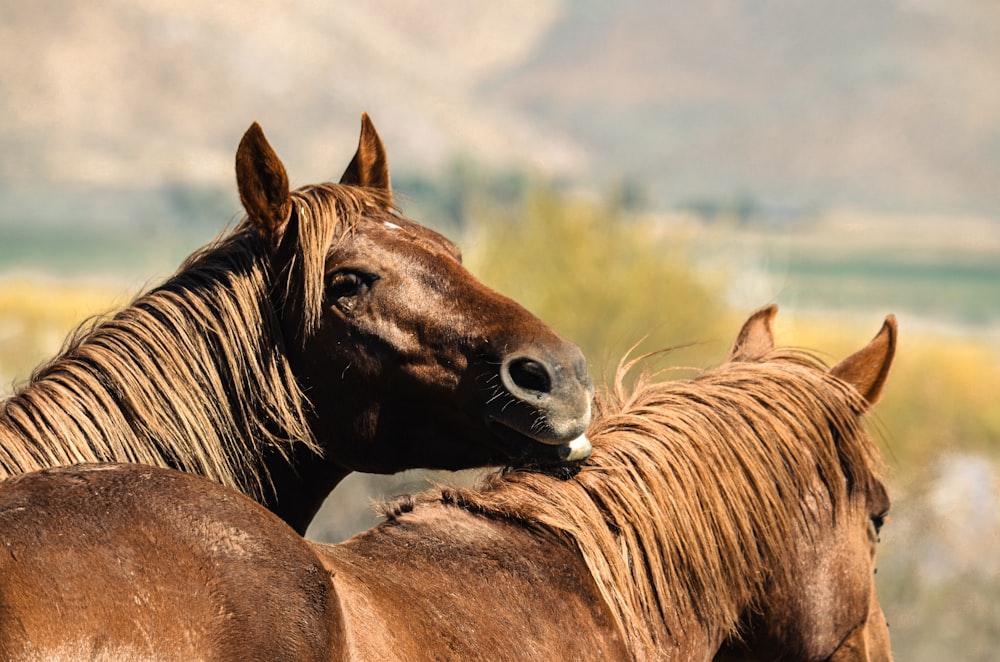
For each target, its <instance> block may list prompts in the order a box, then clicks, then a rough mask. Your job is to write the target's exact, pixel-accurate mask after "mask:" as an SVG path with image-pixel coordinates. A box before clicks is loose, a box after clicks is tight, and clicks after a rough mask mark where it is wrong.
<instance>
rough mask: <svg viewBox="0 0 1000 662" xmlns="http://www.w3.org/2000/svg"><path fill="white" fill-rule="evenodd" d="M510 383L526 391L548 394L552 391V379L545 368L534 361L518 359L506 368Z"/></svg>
mask: <svg viewBox="0 0 1000 662" xmlns="http://www.w3.org/2000/svg"><path fill="white" fill-rule="evenodd" d="M507 372H508V374H509V375H510V379H511V381H512V382H513V383H514V384H515V385H516V386H518V387H520V388H523V389H524V390H526V391H535V392H537V393H549V392H551V391H552V378H551V377H550V376H549V371H548V370H547V369H546V368H545V366H544V365H543V364H541V363H539V362H538V361H536V360H534V359H529V358H519V359H514V360H513V361H511V362H510V363H509V364H508V366H507Z"/></svg>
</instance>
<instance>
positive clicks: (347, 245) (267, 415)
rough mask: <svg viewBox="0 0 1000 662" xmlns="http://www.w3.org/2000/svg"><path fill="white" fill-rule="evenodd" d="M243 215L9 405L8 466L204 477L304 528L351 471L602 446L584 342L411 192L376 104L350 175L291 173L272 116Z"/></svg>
mask: <svg viewBox="0 0 1000 662" xmlns="http://www.w3.org/2000/svg"><path fill="white" fill-rule="evenodd" d="M236 175H237V184H238V188H239V194H240V199H241V200H242V202H243V205H244V207H245V209H246V212H247V216H246V218H245V219H243V220H242V221H241V222H240V223H239V224H238V225H237V226H236V227H235V229H234V230H233V231H232V232H231V233H229V234H228V235H226V236H224V237H222V238H221V239H219V240H218V241H216V242H215V243H213V244H211V245H209V246H207V247H205V248H204V249H202V250H201V251H199V252H197V253H195V254H194V255H192V256H191V257H190V258H188V260H187V261H186V262H185V263H184V264H183V265H182V266H181V267H180V269H179V270H178V271H177V273H176V274H175V275H174V276H173V277H171V278H170V279H168V280H167V281H166V282H165V283H164V284H162V285H161V286H159V287H157V288H155V289H153V290H152V291H150V292H149V293H147V294H144V295H142V296H140V297H138V298H137V299H136V300H135V301H134V302H133V303H132V304H131V305H130V306H128V307H127V308H125V309H124V310H122V311H120V312H118V313H117V314H116V315H114V316H113V317H110V318H109V319H106V320H103V321H100V322H99V323H97V324H95V325H92V326H89V327H86V328H82V329H81V330H79V331H78V332H77V333H76V335H75V336H74V337H72V338H71V340H70V341H69V342H68V344H67V346H66V348H65V349H64V350H63V351H62V353H61V354H60V355H59V356H57V357H56V358H55V359H54V360H53V361H51V362H50V363H49V364H47V365H45V366H43V367H41V368H39V369H38V370H36V372H35V374H34V375H33V376H32V379H31V381H30V382H29V383H28V384H27V385H26V386H24V387H23V388H21V389H20V390H19V391H18V392H16V393H15V394H14V395H12V396H11V397H9V398H8V399H6V400H4V401H2V402H0V478H3V477H7V476H12V475H16V474H19V473H22V472H26V471H32V470H36V469H40V468H44V467H52V466H59V465H67V464H74V463H79V462H97V461H118V462H140V463H145V464H151V465H157V466H165V467H171V468H176V469H180V470H183V471H187V472H191V473H195V474H200V475H203V476H207V477H209V478H212V479H213V480H216V481H218V482H220V483H223V484H225V485H228V486H230V487H234V488H236V489H239V490H241V491H243V492H245V493H247V494H250V495H251V496H253V497H254V498H255V499H257V500H259V501H261V502H262V503H263V504H264V505H265V506H266V507H268V508H269V509H271V510H273V511H274V512H276V513H277V514H278V515H279V516H280V517H282V518H283V519H284V520H286V521H287V522H289V523H290V524H291V525H292V526H293V527H294V528H295V529H296V530H298V531H299V532H303V531H305V529H306V527H307V526H308V524H309V521H310V520H311V519H312V517H313V516H314V515H315V513H316V511H317V510H318V508H319V506H320V505H321V503H322V501H323V499H324V498H325V497H326V496H327V495H328V494H329V492H330V491H331V490H332V489H333V487H334V486H335V485H336V484H337V483H338V482H339V481H340V480H341V479H342V478H344V476H346V475H347V474H348V473H349V472H351V471H368V472H377V473H392V472H396V471H401V470H404V469H410V468H417V467H424V468H441V469H462V468H469V467H477V466H488V465H506V464H519V463H525V462H530V463H539V462H540V463H549V462H559V461H564V460H567V459H579V458H582V457H585V456H586V455H587V454H588V453H589V450H590V445H589V443H588V442H587V441H586V438H585V437H582V436H581V435H582V434H583V432H584V430H585V428H586V426H587V423H588V422H589V420H590V406H591V395H592V385H591V382H590V379H589V377H588V375H587V369H586V364H585V361H584V358H583V356H582V354H581V353H580V351H579V349H578V348H577V347H576V346H575V345H573V344H571V343H569V342H567V341H566V340H564V339H562V338H561V337H559V336H558V335H557V334H556V333H555V332H554V331H553V330H552V329H550V328H549V327H548V326H546V325H545V324H543V323H542V322H541V321H540V320H538V319H537V318H536V317H534V316H533V315H531V314H530V313H529V312H528V311H526V310H525V309H524V308H522V307H521V306H519V305H518V304H517V303H515V302H513V301H511V300H510V299H508V298H506V297H504V296H501V295H500V294H498V293H496V292H494V291H492V290H490V289H489V288H488V287H486V286H485V285H484V284H483V283H481V282H480V281H478V280H477V279H476V278H474V277H473V276H472V275H471V274H470V273H469V272H468V271H467V270H466V269H465V268H464V267H463V266H462V264H461V255H460V253H459V251H458V249H457V248H456V247H455V245H454V244H452V243H451V242H450V241H448V240H447V239H445V238H444V237H442V236H441V235H439V234H437V233H436V232H433V231H431V230H429V229H427V228H424V227H422V226H420V225H418V224H417V223H415V222H413V221H411V220H409V219H407V218H405V217H403V216H402V215H401V214H400V213H399V212H398V211H397V210H396V208H395V207H394V203H393V194H392V189H391V186H390V179H389V170H388V166H387V160H386V154H385V149H384V147H383V145H382V142H381V140H380V138H379V136H378V134H377V133H376V131H375V128H374V126H373V125H372V123H371V121H370V120H369V118H368V116H367V115H364V116H363V117H362V122H361V137H360V140H359V144H358V149H357V151H356V153H355V155H354V157H353V159H352V160H351V162H350V164H349V165H348V167H347V169H346V171H345V172H344V175H343V177H342V178H341V180H340V183H339V184H331V183H326V184H317V185H312V186H304V187H302V188H299V189H297V190H294V191H290V190H289V185H288V176H287V174H286V172H285V168H284V166H283V165H282V163H281V161H280V159H279V158H278V156H277V154H276V153H275V152H274V150H273V149H272V148H271V146H270V145H269V144H268V142H267V140H266V139H265V137H264V134H263V132H262V131H261V129H260V127H259V126H258V125H257V124H254V125H252V126H251V127H250V129H249V130H248V131H247V132H246V134H245V135H244V136H243V139H242V141H241V142H240V145H239V148H238V150H237V153H236Z"/></svg>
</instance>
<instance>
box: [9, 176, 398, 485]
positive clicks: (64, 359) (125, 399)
mask: <svg viewBox="0 0 1000 662" xmlns="http://www.w3.org/2000/svg"><path fill="white" fill-rule="evenodd" d="M292 200H293V202H294V209H295V218H294V220H295V225H296V226H297V245H296V248H295V251H296V252H295V255H294V257H293V258H292V259H291V260H290V261H289V264H288V266H287V267H286V268H285V269H284V271H283V272H282V273H281V274H279V275H276V274H273V273H272V266H271V263H270V255H269V254H268V250H267V249H266V248H265V245H264V242H263V241H262V240H261V238H260V237H259V235H258V234H257V232H256V230H255V229H254V228H253V226H252V224H250V223H249V222H248V221H247V220H246V219H244V220H243V221H241V222H240V223H239V224H238V225H237V226H236V228H235V229H234V230H233V231H232V232H231V233H230V234H228V235H227V236H225V237H222V238H221V239H219V240H217V241H216V242H214V243H212V244H210V245H208V246H206V247H205V248H203V249H201V250H200V251H198V252H196V253H195V254H193V255H192V256H191V257H189V258H188V259H187V260H186V261H185V263H184V264H183V265H182V266H181V267H180V268H179V269H178V271H177V272H176V273H175V275H174V276H173V277H171V278H170V279H168V280H167V281H166V282H165V283H164V284H163V285H161V286H160V287H157V288H155V289H154V290H152V291H150V292H148V293H146V294H143V295H140V296H139V297H138V298H136V299H135V300H134V301H133V302H132V304H131V305H129V306H128V307H127V308H125V309H124V310H122V311H120V312H118V313H117V314H115V315H114V316H112V317H110V318H107V319H103V320H100V319H99V320H96V321H94V322H90V323H87V324H84V325H81V327H80V328H78V329H77V331H76V332H74V334H72V335H71V336H70V338H69V340H68V341H67V343H66V345H65V347H64V348H63V350H62V351H61V352H60V354H59V355H58V356H57V357H55V358H54V359H53V360H52V361H51V362H49V363H48V364H46V365H43V366H42V367H40V368H39V369H37V370H36V371H35V373H34V375H32V378H31V379H30V381H29V383H28V384H27V385H25V386H24V387H22V388H21V389H19V390H18V392H16V393H15V394H14V395H12V396H11V397H9V398H8V399H6V400H5V401H3V402H0V478H2V477H6V476H11V475H15V474H19V473H24V472H28V471H33V470H37V469H41V468H44V467H51V466H59V465H64V464H73V463H77V462H95V461H119V462H140V463H144V464H151V465H156V466H162V467H172V468H176V469H181V470H183V471H187V472H191V473H196V474H200V475H203V476H206V477H208V478H211V479H213V480H216V481H218V482H220V483H222V484H224V485H227V486H229V487H234V488H236V489H239V490H241V491H243V492H245V493H247V494H250V495H251V496H254V497H258V498H259V497H260V496H262V494H263V493H264V492H265V491H266V490H267V489H268V487H269V483H270V479H269V476H268V475H266V469H265V465H264V458H265V455H266V454H268V453H273V452H277V453H279V454H281V455H284V456H286V457H287V456H288V453H289V452H290V449H291V445H292V444H295V443H302V444H306V445H307V446H309V447H311V448H312V449H313V450H314V451H315V452H317V453H319V452H320V449H319V448H318V447H317V446H316V444H315V441H314V439H313V436H312V432H311V431H310V429H309V427H308V424H307V420H306V417H307V413H308V411H309V403H308V401H307V399H306V397H305V395H304V394H303V393H302V391H301V390H300V388H299V386H298V384H297V383H296V380H295V378H294V376H293V374H292V371H291V367H290V366H289V363H288V360H287V358H286V355H285V343H286V342H293V341H294V340H295V339H291V338H284V337H283V335H282V332H281V327H280V316H281V315H282V314H285V315H287V314H289V311H291V312H292V313H293V314H300V315H302V332H303V333H310V332H312V331H313V330H314V329H315V328H316V326H317V324H318V320H319V315H320V311H321V304H322V295H323V275H324V273H323V272H324V268H325V259H326V256H327V253H328V251H329V249H330V246H331V244H332V243H333V241H334V240H335V237H336V234H337V233H338V232H340V233H345V232H350V231H352V230H353V228H354V225H355V224H356V223H357V222H358V219H359V218H360V217H361V212H362V211H363V210H364V209H366V208H367V207H370V206H375V205H378V206H381V207H382V208H385V207H386V205H385V201H384V200H383V199H382V197H381V196H380V195H379V193H377V192H362V191H359V190H358V189H356V188H350V187H342V186H337V185H333V184H321V185H316V186H309V187H305V188H302V189H300V190H298V191H294V192H293V193H292ZM291 225H292V224H291V223H290V224H289V227H291ZM276 283H280V285H279V286H278V287H277V288H276V287H275V284H276ZM275 289H277V290H278V292H277V293H276V292H275V291H274V290H275ZM279 298H280V301H277V299H279ZM276 305H284V306H285V307H286V310H284V311H282V310H276V309H275V306H276ZM292 328H293V329H294V328H295V327H294V326H293V327H292ZM302 337H303V336H302V335H300V339H302Z"/></svg>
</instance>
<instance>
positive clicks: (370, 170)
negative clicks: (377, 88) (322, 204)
mask: <svg viewBox="0 0 1000 662" xmlns="http://www.w3.org/2000/svg"><path fill="white" fill-rule="evenodd" d="M340 183H341V184H349V185H351V186H365V187H368V188H376V189H382V190H383V191H385V193H386V194H388V202H389V204H390V205H391V204H392V186H391V184H390V183H389V161H388V160H387V159H386V156H385V146H383V145H382V139H381V138H379V137H378V132H376V131H375V125H374V124H372V121H371V118H369V117H368V113H361V138H360V139H359V140H358V151H357V152H356V153H355V154H354V158H353V159H351V163H350V165H348V166H347V170H345V171H344V174H343V176H341V178H340Z"/></svg>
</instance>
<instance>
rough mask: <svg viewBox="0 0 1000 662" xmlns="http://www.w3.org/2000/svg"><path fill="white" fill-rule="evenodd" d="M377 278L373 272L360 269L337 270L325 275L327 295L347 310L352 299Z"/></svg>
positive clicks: (365, 290)
mask: <svg viewBox="0 0 1000 662" xmlns="http://www.w3.org/2000/svg"><path fill="white" fill-rule="evenodd" d="M376 280H378V276H376V275H374V274H369V273H364V272H361V271H337V272H334V273H332V274H330V276H328V277H327V284H326V292H327V296H328V297H329V298H330V299H331V300H333V301H335V302H336V303H337V305H338V306H340V307H341V308H344V309H347V310H349V309H350V308H352V307H353V305H354V303H353V300H354V299H355V298H356V297H358V296H360V295H362V294H364V293H365V292H367V291H368V289H369V288H370V287H371V285H372V283H374V282H375V281H376Z"/></svg>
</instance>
